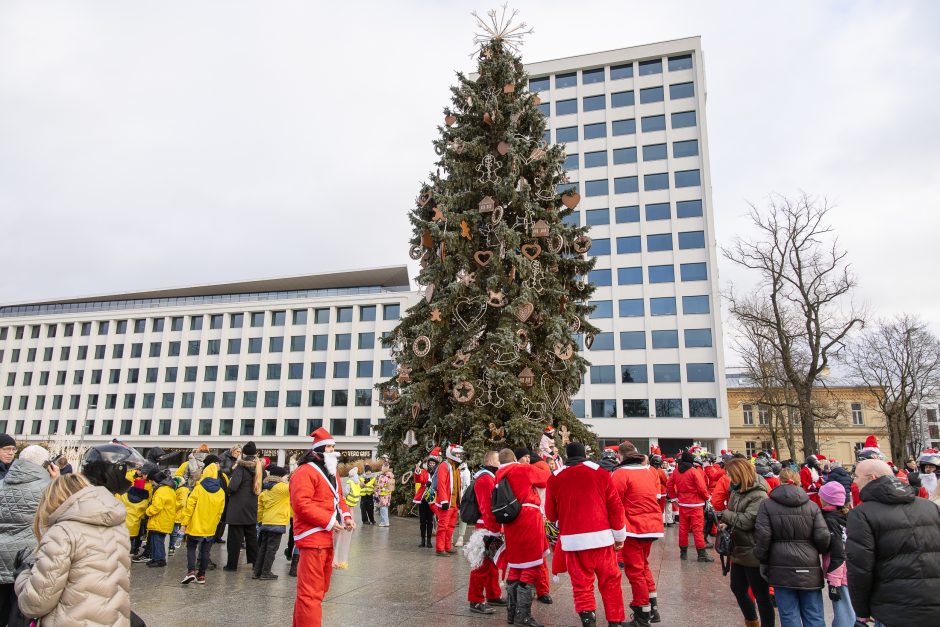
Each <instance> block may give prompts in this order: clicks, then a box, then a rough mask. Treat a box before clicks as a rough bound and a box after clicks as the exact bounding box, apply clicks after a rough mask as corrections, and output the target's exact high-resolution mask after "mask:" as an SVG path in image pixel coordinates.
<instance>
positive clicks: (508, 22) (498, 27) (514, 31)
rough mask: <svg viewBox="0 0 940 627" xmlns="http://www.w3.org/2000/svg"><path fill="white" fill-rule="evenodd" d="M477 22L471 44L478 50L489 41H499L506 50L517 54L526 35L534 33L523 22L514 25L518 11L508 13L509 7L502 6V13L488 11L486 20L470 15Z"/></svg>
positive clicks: (474, 13)
mask: <svg viewBox="0 0 940 627" xmlns="http://www.w3.org/2000/svg"><path fill="white" fill-rule="evenodd" d="M471 15H472V16H473V17H475V18H476V20H477V28H479V29H480V30H481V31H482V32H478V33H476V34H475V35H474V36H473V43H474V44H476V45H478V46H479V47H480V48H483V47H485V46H486V45H487V44H488V43H490V42H491V41H501V42H503V43H504V44H505V45H506V47H507V48H509V49H511V50H514V51H515V52H519V46H521V45H522V40H523V39H525V36H526V35H531V34H532V33H533V32H534V31H533V29H531V28H529V25H528V24H526V23H525V22H520V23H518V24H514V23H513V20H514V19H516V16H517V15H519V9H513V10H512V12H510V11H509V5H508V4H504V5H503V8H502V11H497V10H496V9H490V10H489V11H487V12H486V19H484V18H482V17H480V15H479V14H478V13H477V12H476V11H473V12H472V13H471Z"/></svg>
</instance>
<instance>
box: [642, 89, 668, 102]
mask: <svg viewBox="0 0 940 627" xmlns="http://www.w3.org/2000/svg"><path fill="white" fill-rule="evenodd" d="M664 98H665V95H664V92H663V88H662V87H647V88H645V89H641V90H640V104H646V103H648V102H662V101H663V99H664Z"/></svg>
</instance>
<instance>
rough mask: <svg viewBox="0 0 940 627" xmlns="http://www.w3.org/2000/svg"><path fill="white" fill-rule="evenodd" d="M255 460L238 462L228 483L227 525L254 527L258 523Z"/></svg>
mask: <svg viewBox="0 0 940 627" xmlns="http://www.w3.org/2000/svg"><path fill="white" fill-rule="evenodd" d="M256 471H257V468H256V464H255V461H254V460H251V461H246V460H244V459H240V460H238V463H236V464H235V470H233V471H232V477H231V478H230V479H229V481H228V490H227V492H228V505H226V510H225V523H226V524H229V525H254V524H257V523H258V495H257V494H255V472H256Z"/></svg>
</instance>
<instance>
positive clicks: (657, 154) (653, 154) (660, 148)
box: [643, 144, 666, 161]
mask: <svg viewBox="0 0 940 627" xmlns="http://www.w3.org/2000/svg"><path fill="white" fill-rule="evenodd" d="M665 158H666V144H650V145H649V146H643V161H658V160H660V159H665Z"/></svg>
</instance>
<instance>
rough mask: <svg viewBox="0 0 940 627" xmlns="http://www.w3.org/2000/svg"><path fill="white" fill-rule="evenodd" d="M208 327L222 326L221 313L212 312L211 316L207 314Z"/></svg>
mask: <svg viewBox="0 0 940 627" xmlns="http://www.w3.org/2000/svg"><path fill="white" fill-rule="evenodd" d="M209 328H210V329H221V328H222V314H212V315H211V316H209Z"/></svg>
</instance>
